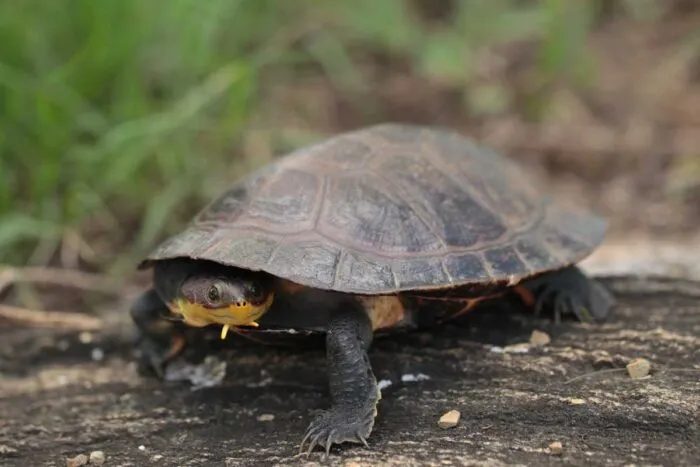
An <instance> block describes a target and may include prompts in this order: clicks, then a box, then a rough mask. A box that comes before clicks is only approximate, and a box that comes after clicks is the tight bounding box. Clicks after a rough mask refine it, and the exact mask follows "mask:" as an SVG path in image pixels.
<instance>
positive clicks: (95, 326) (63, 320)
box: [0, 305, 102, 331]
mask: <svg viewBox="0 0 700 467" xmlns="http://www.w3.org/2000/svg"><path fill="white" fill-rule="evenodd" d="M0 318H6V319H8V320H11V321H16V322H20V323H24V324H28V325H32V326H42V327H53V328H66V329H75V330H78V331H97V330H99V329H101V328H102V320H100V319H98V318H94V317H92V316H86V315H83V314H80V313H70V312H64V311H47V310H30V309H28V308H20V307H16V306H10V305H0Z"/></svg>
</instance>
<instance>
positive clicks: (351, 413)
mask: <svg viewBox="0 0 700 467" xmlns="http://www.w3.org/2000/svg"><path fill="white" fill-rule="evenodd" d="M375 414H376V410H375V409H374V407H372V408H371V410H361V411H356V410H352V409H349V408H348V409H337V408H334V409H331V410H327V411H324V412H322V413H321V414H320V415H318V416H317V417H316V418H315V419H314V421H312V422H311V424H310V425H309V427H308V429H307V430H306V434H305V435H304V439H303V440H302V441H301V446H300V447H299V453H300V454H301V453H302V452H304V445H306V443H307V441H308V449H306V455H307V456H308V455H309V454H311V452H312V451H313V450H314V448H316V446H320V447H322V448H324V449H325V451H326V452H325V455H324V458H325V457H328V455H329V454H330V451H331V447H332V446H333V445H334V444H342V443H345V442H348V443H358V444H363V445H364V446H365V447H367V448H369V445H368V444H367V438H368V437H369V434H370V433H371V431H372V427H373V425H374V417H375Z"/></svg>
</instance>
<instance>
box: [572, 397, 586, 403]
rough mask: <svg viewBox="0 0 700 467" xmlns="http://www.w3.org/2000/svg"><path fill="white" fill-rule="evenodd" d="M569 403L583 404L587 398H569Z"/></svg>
mask: <svg viewBox="0 0 700 467" xmlns="http://www.w3.org/2000/svg"><path fill="white" fill-rule="evenodd" d="M569 403H570V404H571V405H581V404H585V403H586V399H578V398H572V399H569Z"/></svg>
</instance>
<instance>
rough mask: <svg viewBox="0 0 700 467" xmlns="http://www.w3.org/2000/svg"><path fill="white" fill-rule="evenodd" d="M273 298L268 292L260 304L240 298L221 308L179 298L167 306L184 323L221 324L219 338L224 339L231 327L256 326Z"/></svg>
mask: <svg viewBox="0 0 700 467" xmlns="http://www.w3.org/2000/svg"><path fill="white" fill-rule="evenodd" d="M273 298H274V297H273V294H270V295H269V296H268V297H267V298H266V299H265V301H264V302H263V303H260V304H255V305H254V304H252V303H251V302H249V301H244V300H242V301H238V302H235V303H232V304H230V305H228V306H225V307H221V308H207V307H205V306H203V305H201V304H199V303H196V302H191V301H188V300H185V299H179V300H175V301H174V302H173V303H171V305H170V306H169V308H170V310H171V311H172V312H173V313H175V314H177V315H181V316H182V317H183V320H184V322H185V324H187V325H189V326H193V327H204V326H208V325H210V324H221V325H223V328H222V330H221V339H225V338H226V335H227V333H228V331H229V329H230V328H232V327H238V326H252V327H258V323H257V320H258V319H259V318H260V317H261V316H262V315H263V314H265V312H266V311H267V310H268V309H269V308H270V305H272V301H273Z"/></svg>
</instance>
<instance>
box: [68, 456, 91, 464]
mask: <svg viewBox="0 0 700 467" xmlns="http://www.w3.org/2000/svg"><path fill="white" fill-rule="evenodd" d="M88 461H89V459H88V456H86V455H85V454H78V455H77V456H75V457H73V458H72V459H66V467H80V466H81V465H87V463H88Z"/></svg>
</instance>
